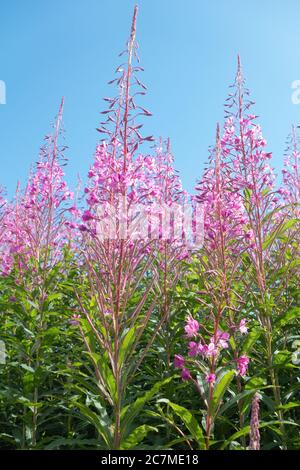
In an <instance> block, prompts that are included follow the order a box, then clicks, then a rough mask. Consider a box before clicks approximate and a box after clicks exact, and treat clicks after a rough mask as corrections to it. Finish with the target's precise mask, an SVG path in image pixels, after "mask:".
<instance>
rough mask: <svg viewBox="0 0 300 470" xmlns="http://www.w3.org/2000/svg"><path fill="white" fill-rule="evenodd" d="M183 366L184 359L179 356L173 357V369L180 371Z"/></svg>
mask: <svg viewBox="0 0 300 470" xmlns="http://www.w3.org/2000/svg"><path fill="white" fill-rule="evenodd" d="M184 364H185V359H184V357H182V356H181V355H180V354H176V355H175V356H174V367H175V369H181V368H182V367H183V366H184Z"/></svg>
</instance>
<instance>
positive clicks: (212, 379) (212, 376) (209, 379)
mask: <svg viewBox="0 0 300 470" xmlns="http://www.w3.org/2000/svg"><path fill="white" fill-rule="evenodd" d="M205 380H206V382H207V383H210V384H214V383H215V381H216V374H207V376H206V377H205Z"/></svg>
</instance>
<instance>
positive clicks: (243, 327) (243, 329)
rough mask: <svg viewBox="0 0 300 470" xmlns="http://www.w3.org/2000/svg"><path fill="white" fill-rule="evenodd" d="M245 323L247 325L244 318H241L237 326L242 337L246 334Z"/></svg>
mask: <svg viewBox="0 0 300 470" xmlns="http://www.w3.org/2000/svg"><path fill="white" fill-rule="evenodd" d="M246 323H247V320H246V319H245V318H243V319H242V320H241V321H240V324H239V330H240V333H242V335H245V334H247V333H248V328H247V326H246Z"/></svg>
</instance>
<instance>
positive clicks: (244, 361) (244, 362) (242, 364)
mask: <svg viewBox="0 0 300 470" xmlns="http://www.w3.org/2000/svg"><path fill="white" fill-rule="evenodd" d="M249 362H250V359H249V357H247V356H241V357H239V358H238V359H237V368H238V373H239V375H241V376H242V377H243V376H244V375H246V373H247V369H248V364H249Z"/></svg>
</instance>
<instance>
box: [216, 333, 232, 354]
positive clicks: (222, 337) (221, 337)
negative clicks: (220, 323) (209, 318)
mask: <svg viewBox="0 0 300 470" xmlns="http://www.w3.org/2000/svg"><path fill="white" fill-rule="evenodd" d="M229 338H230V335H229V333H227V332H226V331H221V330H218V332H217V344H218V346H220V347H221V348H223V349H226V348H228V342H227V341H228V340H229Z"/></svg>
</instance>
